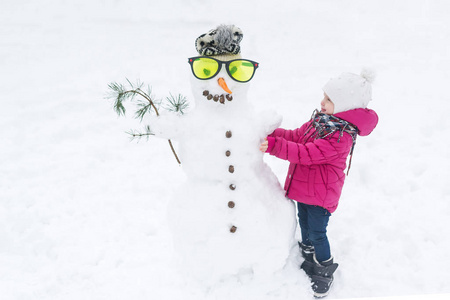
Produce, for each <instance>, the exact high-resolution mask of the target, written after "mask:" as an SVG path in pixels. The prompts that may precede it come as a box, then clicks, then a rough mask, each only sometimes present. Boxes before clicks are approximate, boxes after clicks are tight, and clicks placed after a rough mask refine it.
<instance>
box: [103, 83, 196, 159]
mask: <svg viewBox="0 0 450 300" xmlns="http://www.w3.org/2000/svg"><path fill="white" fill-rule="evenodd" d="M126 81H127V82H128V85H129V87H130V88H129V89H126V88H125V86H124V85H122V84H119V83H117V82H112V83H110V84H109V85H108V88H109V94H108V95H107V97H106V98H108V99H112V100H114V110H115V112H116V113H117V114H118V115H119V116H121V115H123V116H125V112H126V109H125V106H124V105H123V102H124V101H126V100H128V101H130V102H131V101H134V100H135V98H136V96H140V97H142V98H143V99H144V100H145V101H142V99H138V102H137V106H138V107H139V109H138V110H137V111H136V112H135V114H134V117H135V118H136V119H139V120H140V121H141V122H142V120H143V118H144V116H145V115H146V114H148V113H150V112H151V110H152V109H153V110H154V111H155V113H156V115H157V116H159V112H158V108H157V107H156V105H158V106H159V105H160V104H161V103H160V102H157V103H155V101H154V100H153V99H152V97H151V91H152V90H151V87H150V86H147V92H145V91H143V90H142V87H143V86H144V84H143V83H141V82H139V81H137V83H136V84H133V83H132V82H131V81H130V80H128V79H127V78H126ZM167 100H168V102H169V105H170V106H168V108H167V109H168V110H172V111H175V112H177V113H180V114H183V113H184V111H183V110H184V109H185V108H187V107H188V104H187V101H186V98H185V97H183V96H181V95H178V97H173V96H172V94H171V95H170V97H167ZM127 133H128V134H129V135H130V136H131V139H132V140H133V139H136V138H137V139H139V140H140V139H141V138H142V137H146V138H147V139H148V138H149V136H150V135H154V134H153V133H152V132H151V130H150V127H149V126H147V127H146V131H145V132H144V133H141V132H138V131H133V130H130V131H129V132H127ZM168 141H169V145H170V149H171V150H172V153H173V155H174V156H175V159H176V160H177V162H178V164H181V162H180V159H179V158H178V155H177V153H176V152H175V149H174V148H173V145H172V141H171V140H170V139H169V140H168Z"/></svg>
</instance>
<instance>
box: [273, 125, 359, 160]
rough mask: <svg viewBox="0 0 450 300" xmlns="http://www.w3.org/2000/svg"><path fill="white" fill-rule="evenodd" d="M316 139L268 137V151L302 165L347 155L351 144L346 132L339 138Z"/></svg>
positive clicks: (337, 136)
mask: <svg viewBox="0 0 450 300" xmlns="http://www.w3.org/2000/svg"><path fill="white" fill-rule="evenodd" d="M338 138H339V135H338V134H336V135H333V136H332V137H331V138H330V139H317V140H314V141H312V142H308V143H301V142H293V141H288V140H286V139H284V138H282V137H268V140H269V149H270V150H269V149H268V151H270V152H269V153H270V154H271V155H274V156H276V157H278V158H281V159H283V160H287V161H289V162H291V163H295V164H302V165H313V164H328V163H332V162H334V161H336V159H339V158H341V157H343V156H345V157H346V156H347V155H348V153H349V151H350V148H351V146H352V144H353V140H352V138H351V136H350V135H349V134H347V133H344V135H343V136H342V137H341V138H340V140H339V142H338Z"/></svg>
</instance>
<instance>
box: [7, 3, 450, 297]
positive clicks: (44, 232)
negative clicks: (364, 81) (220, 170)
mask: <svg viewBox="0 0 450 300" xmlns="http://www.w3.org/2000/svg"><path fill="white" fill-rule="evenodd" d="M236 7H239V9H236ZM449 8H450V3H448V1H444V0H435V1H425V0H399V1H392V0H369V1H356V0H342V1H332V0H325V1H313V0H302V1H293V0H288V1H284V2H280V3H277V5H274V3H273V2H269V1H249V2H242V1H236V0H230V1H228V2H227V4H226V5H224V3H223V2H219V1H204V0H189V1H181V0H168V1H158V2H155V1H143V0H134V1H100V0H99V1H73V0H64V1H55V0H42V1H39V2H36V1H27V0H16V1H12V0H9V1H2V3H1V4H0V24H1V26H0V36H1V39H0V69H1V71H2V72H1V73H0V77H1V78H0V82H1V88H2V93H1V96H0V97H1V98H0V103H1V105H2V109H1V111H0V122H1V127H0V128H1V129H0V130H1V145H2V146H1V147H0V170H1V172H0V264H1V268H0V294H1V298H2V299H7V300H10V299H14V300H15V299H268V300H272V299H283V300H284V299H287V300H290V299H301V298H309V297H311V296H312V292H311V290H310V287H309V282H308V279H307V277H306V276H305V275H304V273H303V272H302V271H301V270H299V269H298V266H299V264H300V263H301V258H300V256H299V253H298V252H296V251H295V246H294V247H293V248H292V251H291V254H290V256H289V258H288V261H287V265H286V266H285V268H284V269H283V270H282V271H279V272H274V273H273V276H271V277H270V280H268V279H267V277H264V276H263V277H257V276H255V275H254V274H252V273H251V272H247V273H246V272H241V273H240V274H239V276H231V277H229V278H227V279H226V280H222V281H220V282H217V283H216V284H198V283H194V282H193V281H191V280H190V278H187V276H185V275H183V273H182V272H179V271H178V268H176V266H177V262H176V261H174V260H173V259H172V258H173V257H174V256H175V254H176V253H177V252H179V249H180V248H182V247H184V245H183V243H181V241H180V242H179V243H176V242H175V243H174V241H173V240H172V234H171V229H170V228H171V227H173V226H174V225H176V224H175V223H174V222H172V221H170V220H171V219H170V217H168V216H167V209H168V208H170V207H171V206H170V205H171V203H173V202H172V200H173V199H176V196H175V195H176V191H179V190H183V184H186V183H187V182H189V180H190V177H191V176H197V175H196V174H195V170H197V169H196V165H199V164H202V163H203V159H200V158H195V159H194V161H193V162H192V165H191V166H189V165H184V164H183V169H182V168H180V167H179V166H178V165H177V163H176V161H175V159H174V158H173V155H172V153H171V151H170V148H169V146H168V144H167V141H165V140H164V139H158V138H152V139H150V141H149V142H144V141H142V142H140V143H135V142H132V143H130V142H129V141H128V137H127V136H126V134H124V132H125V131H128V130H129V129H130V128H138V127H139V126H141V125H139V124H138V122H137V121H136V120H134V119H132V118H131V116H129V117H128V118H117V117H116V116H115V114H114V112H113V110H112V103H110V102H108V101H107V100H105V99H104V96H105V94H106V92H107V84H108V83H110V82H111V81H124V79H125V78H129V79H130V80H134V79H138V78H139V79H141V80H142V81H144V82H146V83H149V84H150V85H151V86H152V87H153V93H154V95H156V96H157V97H160V98H162V97H165V96H167V95H168V94H169V93H172V94H177V93H182V94H184V95H186V96H188V98H189V99H190V100H192V102H193V101H194V98H195V95H194V93H193V92H192V91H191V81H190V79H189V78H190V77H191V74H190V70H189V65H188V64H187V63H186V61H187V57H190V56H195V55H196V51H195V46H194V44H195V43H194V42H195V39H196V38H197V37H198V36H199V35H200V34H202V33H205V32H207V31H208V30H210V29H213V28H215V27H216V26H217V25H219V24H236V25H237V26H238V27H239V28H241V29H242V31H243V33H244V39H243V40H242V42H241V47H242V57H244V58H248V59H251V60H255V61H258V62H259V63H260V64H261V65H260V68H259V69H258V70H257V73H256V75H255V77H254V78H253V79H252V81H251V88H249V89H248V94H247V98H248V100H249V102H250V103H251V104H252V105H253V106H254V107H255V109H257V110H261V111H263V110H265V109H268V110H269V111H277V113H278V114H279V115H282V116H283V123H282V124H281V126H283V127H285V128H296V127H298V126H300V125H301V124H302V123H303V122H305V121H306V120H308V119H309V117H310V115H311V113H312V111H313V109H314V108H317V107H318V106H319V103H320V100H321V99H322V91H321V87H322V86H323V84H325V83H326V82H327V81H328V79H329V78H331V77H335V76H337V75H339V74H340V73H342V72H353V73H358V72H359V71H360V70H361V68H362V67H366V66H369V67H372V68H373V69H375V70H376V71H377V79H376V81H375V82H374V84H373V101H371V102H370V105H369V107H371V108H373V109H375V110H376V111H377V113H378V114H379V116H380V123H379V125H378V127H377V128H376V129H375V131H374V132H373V133H372V134H371V135H370V136H368V137H365V138H358V141H357V145H356V149H355V152H354V155H353V160H352V168H351V170H350V174H349V177H348V178H347V181H346V184H345V186H344V191H343V194H342V197H341V202H340V205H339V208H338V210H337V211H336V213H334V214H333V216H332V217H331V219H330V224H329V228H328V229H329V230H328V233H329V238H330V242H331V247H332V253H333V255H334V257H335V260H336V262H338V263H339V264H340V266H339V269H338V270H337V272H336V274H335V284H334V286H333V288H332V290H331V294H330V296H329V297H328V298H329V299H332V298H338V299H339V298H351V297H375V296H394V295H415V294H432V293H433V294H436V293H450V287H449V285H448V279H447V278H448V276H447V270H448V269H449V267H450V256H449V255H448V252H449V250H450V226H449V222H448V216H449V215H450V204H449V203H450V196H449V195H450V186H449V184H448V178H450V174H449V172H450V171H449V170H450V159H449V151H448V147H449V143H448V141H446V136H447V129H448V128H449V126H450V124H449V121H448V118H447V117H446V114H447V110H448V109H449V108H450V105H449V103H450V101H449V100H450V96H448V93H447V91H446V87H447V85H448V82H449V80H450V71H449V70H450V58H449V56H448V53H449V50H450V38H449V37H450V28H449V27H448V26H447V23H448V20H447V17H448V13H447V12H448V10H449ZM216 11H220V14H217V13H214V12H216ZM243 92H245V91H243ZM216 104H217V103H216ZM218 107H220V106H218ZM226 107H227V106H226V105H225V109H226ZM194 109H195V110H197V109H199V110H200V111H201V110H202V109H206V107H204V108H202V107H201V105H197V104H196V106H195V108H194V107H193V109H192V112H194ZM217 109H219V108H217ZM220 109H221V108H220ZM130 110H132V108H131V107H130ZM186 117H188V118H189V116H188V115H187V116H186ZM231 117H232V116H231ZM261 118H263V117H261ZM268 118H269V117H268ZM261 121H262V120H261ZM199 122H200V121H199ZM273 122H275V120H274V121H270V122H269V121H268V122H267V123H266V124H271V123H273ZM194 123H195V122H194ZM263 123H265V122H263ZM196 125H197V126H200V123H197V124H196ZM205 126H206V125H205ZM267 126H269V125H267ZM269 129H270V128H265V129H264V130H269ZM193 134H200V133H199V132H195V133H193ZM259 138H260V137H259V136H258V137H255V139H259ZM254 142H255V143H256V144H257V140H255V141H254ZM185 144H189V143H185ZM181 145H182V141H180V142H178V141H176V142H175V146H176V147H177V150H180V151H181V153H180V156H181V157H183V155H184V156H186V153H187V152H186V151H183V150H182V147H180V146H181ZM212 146H213V145H212ZM213 147H220V146H219V145H214V146H213ZM222 150H223V149H222ZM257 155H260V154H259V153H257V150H256V149H255V156H257ZM260 158H261V156H259V159H260ZM255 159H256V158H255ZM264 159H265V161H266V163H267V164H268V165H269V166H270V168H271V169H272V170H273V172H274V173H275V175H276V177H277V178H278V180H279V181H280V182H283V181H284V176H285V174H286V171H287V163H286V162H284V161H280V160H278V159H276V158H273V157H269V156H267V155H266V156H264ZM261 166H265V165H264V164H261ZM214 167H216V166H214ZM264 168H265V167H262V169H261V172H264V173H267V172H269V171H268V170H265V169H264ZM189 169H191V170H193V171H192V172H189V171H188V170H189ZM236 170H237V169H236ZM192 174H193V175H192ZM236 174H237V173H236ZM269 177H270V176H269ZM211 187H213V184H212V185H211ZM185 190H186V191H187V192H188V191H189V189H188V188H185ZM206 193H208V191H207V189H205V190H204V191H202V192H201V194H199V196H200V197H199V198H200V199H199V201H201V202H206V200H208V199H205V198H204V197H205V196H203V195H205V194H206ZM248 193H249V194H248V195H247V196H249V198H250V196H251V195H254V194H253V193H252V192H250V191H249V192H248ZM255 193H256V192H255ZM183 196H184V197H186V196H187V195H183ZM179 199H181V196H180V198H179ZM189 204H190V203H186V204H185V205H189ZM179 209H181V207H180V208H179ZM258 209H261V208H258V207H255V211H254V213H255V214H257V213H258ZM169 211H170V210H169ZM198 214H202V216H205V214H206V213H205V211H203V210H202V211H199V212H198ZM197 216H198V215H197ZM205 217H207V216H205ZM274 226H278V225H276V224H274ZM296 236H297V238H298V232H297V233H296ZM175 241H176V240H175ZM249 251H250V254H252V253H253V251H255V249H254V248H250V249H249ZM255 253H256V252H255ZM175 257H176V256H175ZM227 259H229V258H227ZM198 267H199V268H202V266H201V265H199V266H198ZM247 270H248V269H247Z"/></svg>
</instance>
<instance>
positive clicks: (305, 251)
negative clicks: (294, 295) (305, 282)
mask: <svg viewBox="0 0 450 300" xmlns="http://www.w3.org/2000/svg"><path fill="white" fill-rule="evenodd" d="M298 245H299V246H300V249H301V250H302V256H303V258H304V259H305V260H304V261H303V263H302V264H301V266H300V268H301V269H303V271H305V273H306V274H307V275H308V276H311V275H313V273H314V246H307V245H305V244H303V243H301V242H298Z"/></svg>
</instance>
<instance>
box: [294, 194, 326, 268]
mask: <svg viewBox="0 0 450 300" xmlns="http://www.w3.org/2000/svg"><path fill="white" fill-rule="evenodd" d="M297 208H298V223H299V224H300V229H301V233H302V243H303V244H305V245H308V246H311V245H312V246H314V252H315V254H316V259H317V260H318V261H319V262H323V261H326V260H328V259H329V258H330V257H331V253H330V243H329V242H328V238H327V225H328V220H329V218H330V216H331V214H330V212H329V211H328V210H326V209H325V208H323V207H320V206H314V205H307V204H303V203H300V202H297Z"/></svg>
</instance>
